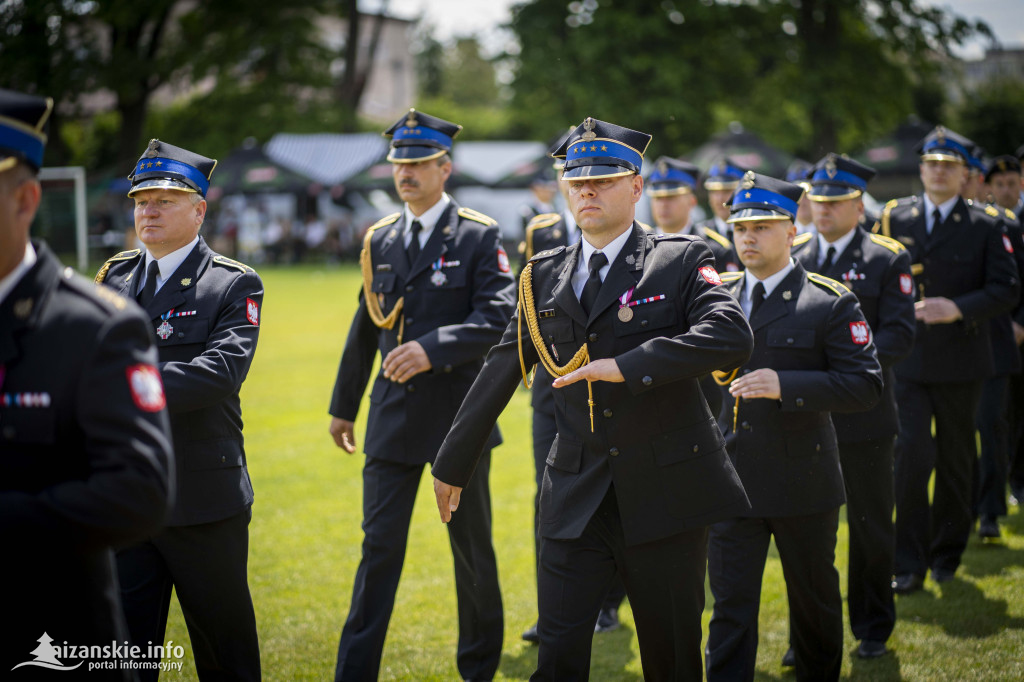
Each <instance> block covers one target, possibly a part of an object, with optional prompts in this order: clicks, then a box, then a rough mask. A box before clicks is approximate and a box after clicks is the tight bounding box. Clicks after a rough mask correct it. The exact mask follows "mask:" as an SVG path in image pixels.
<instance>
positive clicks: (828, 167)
mask: <svg viewBox="0 0 1024 682" xmlns="http://www.w3.org/2000/svg"><path fill="white" fill-rule="evenodd" d="M837 170H838V169H837V168H836V157H835V156H834V155H832V154H829V155H828V159H827V160H826V161H825V173H827V174H828V177H829V178H835V177H836V171H837Z"/></svg>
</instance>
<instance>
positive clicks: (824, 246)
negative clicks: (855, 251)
mask: <svg viewBox="0 0 1024 682" xmlns="http://www.w3.org/2000/svg"><path fill="white" fill-rule="evenodd" d="M855 234H857V228H856V227H854V228H853V229H852V230H850V231H849V232H847V233H846V234H844V235H843V236H842V237H840V238H839V239H837V240H835V241H834V242H831V243H829V242H828V241H826V239H825V238H824V237H822V236H821V233H820V232H819V233H818V261H819V262H824V261H825V254H826V253H828V247H830V246H831V247H832V248H834V249H835V250H836V260H839V256H841V255H842V253H843V251H845V250H846V247H847V246H849V245H850V242H852V241H853V237H854V235H855ZM832 262H833V263H834V262H835V261H832Z"/></svg>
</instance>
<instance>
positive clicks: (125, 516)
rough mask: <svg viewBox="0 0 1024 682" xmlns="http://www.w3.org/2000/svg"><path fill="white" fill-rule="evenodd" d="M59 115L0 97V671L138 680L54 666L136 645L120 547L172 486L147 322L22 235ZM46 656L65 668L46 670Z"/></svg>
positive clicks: (82, 666)
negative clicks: (84, 650)
mask: <svg viewBox="0 0 1024 682" xmlns="http://www.w3.org/2000/svg"><path fill="white" fill-rule="evenodd" d="M52 106H53V102H52V100H50V99H44V98H41V97H34V96H31V95H25V94H22V93H18V92H13V91H10V90H0V544H2V546H3V548H4V552H5V561H4V569H3V574H4V583H3V590H2V593H0V603H2V604H3V607H2V615H3V617H2V619H0V621H2V625H0V642H2V643H3V644H2V650H3V655H2V657H0V670H3V676H4V677H5V678H6V677H9V678H12V679H21V678H24V679H41V678H42V676H52V677H53V678H55V679H56V678H60V679H65V676H66V677H67V678H68V679H81V678H85V677H87V678H88V679H115V680H122V679H135V674H134V672H133V671H130V670H119V669H112V670H92V671H89V670H88V666H87V664H86V661H84V660H76V659H72V658H70V657H65V656H62V655H56V656H48V655H47V654H52V653H53V651H52V647H53V645H51V644H50V642H57V643H58V644H60V645H63V644H68V645H71V646H74V647H80V646H95V645H100V646H103V645H106V646H108V647H109V646H110V643H111V642H112V641H115V642H123V641H124V640H125V639H126V638H127V630H126V628H125V624H124V616H123V615H122V612H121V605H120V601H119V599H118V594H117V581H116V577H115V575H116V574H115V571H114V558H113V553H112V551H111V547H112V546H116V545H119V544H122V543H126V542H132V541H135V540H138V539H140V538H142V537H145V536H146V535H147V534H148V533H152V532H154V531H155V530H156V529H157V528H158V527H159V526H160V524H161V523H163V520H164V517H165V516H166V514H167V502H168V499H169V491H170V488H171V473H170V472H169V470H168V468H169V464H170V460H171V444H170V433H169V428H168V423H167V412H166V409H165V400H164V394H163V389H162V386H161V383H160V375H159V373H158V372H157V370H156V366H155V365H156V350H155V349H154V348H153V336H152V332H151V331H150V330H149V328H148V324H147V322H146V320H145V318H144V317H143V315H142V311H141V310H139V308H138V306H136V305H135V304H134V303H131V302H128V301H125V300H123V299H122V298H121V297H119V296H117V295H116V294H114V293H112V292H110V291H109V290H106V289H103V288H102V287H98V286H96V285H95V284H93V283H91V282H88V281H87V280H85V279H83V278H81V277H79V276H78V275H76V274H74V272H73V271H72V269H71V268H65V267H64V266H63V265H61V263H60V261H59V260H58V259H57V257H56V256H55V255H54V254H53V252H52V251H50V249H49V248H48V247H47V246H46V244H45V243H43V242H42V241H39V240H34V239H33V240H30V239H29V236H28V235H29V226H30V225H31V223H32V219H33V217H34V216H35V214H36V210H37V209H38V206H39V202H40V198H41V188H40V184H39V181H38V180H37V179H36V176H37V174H38V172H39V168H40V166H41V165H42V161H43V150H44V147H45V144H46V135H45V127H46V121H47V118H48V117H49V114H50V111H51V109H52ZM47 647H49V648H47ZM40 661H42V662H43V663H44V664H46V665H47V666H48V667H51V668H56V667H59V668H63V669H62V670H60V671H58V672H56V673H54V672H51V671H49V670H47V671H46V672H41V671H40V669H39V668H38V667H36V666H37V663H39V662H40ZM53 661H56V663H54V662H53ZM15 668H18V669H17V670H16V671H15V672H11V671H13V670H15ZM36 674H38V675H39V676H40V677H38V678H37V677H33V675H36ZM47 679H49V677H48V678H47Z"/></svg>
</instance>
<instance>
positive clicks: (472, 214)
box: [459, 207, 498, 227]
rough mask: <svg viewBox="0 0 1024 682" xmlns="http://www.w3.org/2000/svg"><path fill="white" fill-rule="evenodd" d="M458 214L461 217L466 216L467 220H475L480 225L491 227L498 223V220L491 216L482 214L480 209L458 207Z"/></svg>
mask: <svg viewBox="0 0 1024 682" xmlns="http://www.w3.org/2000/svg"><path fill="white" fill-rule="evenodd" d="M459 215H460V216H462V217H463V218H466V219H467V220H473V221H476V222H478V223H480V224H482V225H486V226H487V227H491V226H492V225H497V224H498V221H497V220H495V219H494V218H492V217H491V216H489V215H484V214H483V213H481V212H480V211H474V210H473V209H471V208H466V207H461V208H459Z"/></svg>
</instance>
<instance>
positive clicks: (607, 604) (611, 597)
mask: <svg viewBox="0 0 1024 682" xmlns="http://www.w3.org/2000/svg"><path fill="white" fill-rule="evenodd" d="M556 435H558V426H557V425H556V424H555V415H554V414H553V413H551V412H545V411H543V410H537V409H535V410H534V411H533V464H534V473H535V475H536V477H537V487H536V493H534V495H533V540H534V549H535V550H536V551H535V554H534V557H535V559H536V561H537V570H538V571H539V570H540V545H541V538H540V487H541V481H543V479H544V467H546V466H547V458H548V453H549V452H550V450H551V444H552V443H554V442H555V436H556ZM625 598H626V586H625V584H623V582H622V579H621V578H618V577H616V578H615V580H614V581H613V582H612V586H611V587H610V588H609V589H608V594H607V595H606V596H605V599H604V602H603V603H602V604H601V610H608V609H617V608H619V607H620V606H621V605H622V600H623V599H625Z"/></svg>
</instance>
